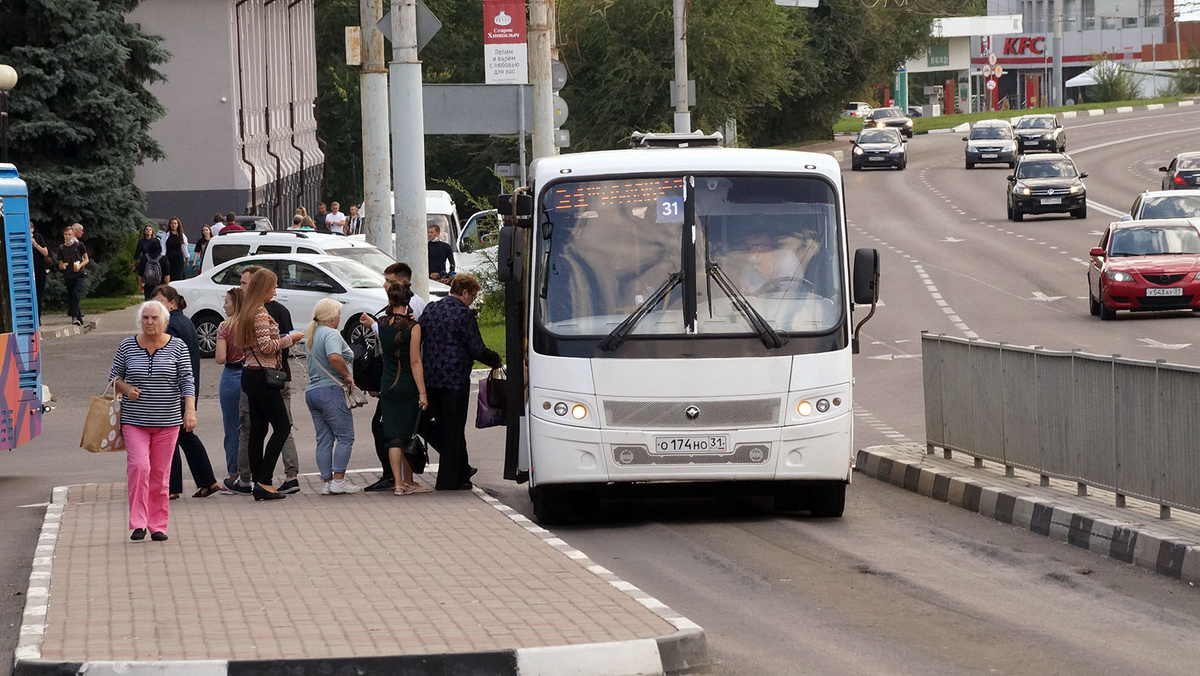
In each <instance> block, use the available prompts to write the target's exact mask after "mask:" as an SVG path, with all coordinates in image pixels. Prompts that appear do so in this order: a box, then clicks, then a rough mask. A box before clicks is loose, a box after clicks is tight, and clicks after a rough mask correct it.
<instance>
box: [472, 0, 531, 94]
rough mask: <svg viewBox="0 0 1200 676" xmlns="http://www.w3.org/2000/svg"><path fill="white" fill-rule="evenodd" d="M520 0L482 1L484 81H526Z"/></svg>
mask: <svg viewBox="0 0 1200 676" xmlns="http://www.w3.org/2000/svg"><path fill="white" fill-rule="evenodd" d="M525 25H526V22H525V2H524V0H483V66H484V67H483V70H484V82H486V83H487V84H529V48H528V45H527V44H526V42H525Z"/></svg>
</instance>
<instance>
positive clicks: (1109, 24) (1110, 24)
mask: <svg viewBox="0 0 1200 676" xmlns="http://www.w3.org/2000/svg"><path fill="white" fill-rule="evenodd" d="M1119 21H1120V19H1118V18H1117V17H1115V16H1102V17H1100V29H1101V30H1114V29H1116V27H1117V26H1118V25H1119V24H1118V22H1119Z"/></svg>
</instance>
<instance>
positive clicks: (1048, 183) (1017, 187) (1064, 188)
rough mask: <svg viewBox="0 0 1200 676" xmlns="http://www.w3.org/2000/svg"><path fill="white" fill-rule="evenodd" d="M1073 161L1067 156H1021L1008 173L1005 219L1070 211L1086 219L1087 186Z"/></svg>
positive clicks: (1018, 218)
mask: <svg viewBox="0 0 1200 676" xmlns="http://www.w3.org/2000/svg"><path fill="white" fill-rule="evenodd" d="M1085 178H1087V174H1081V173H1079V170H1078V169H1076V168H1075V162H1073V161H1072V160H1071V158H1070V157H1069V156H1067V155H1062V154H1059V153H1050V154H1045V155H1022V156H1021V158H1020V159H1019V160H1018V161H1017V167H1016V170H1015V171H1013V173H1012V174H1010V175H1009V176H1008V199H1007V204H1008V219H1009V220H1010V221H1020V220H1024V218H1025V214H1053V213H1070V214H1071V215H1072V216H1074V217H1075V218H1087V187H1086V186H1084V184H1083V179H1085Z"/></svg>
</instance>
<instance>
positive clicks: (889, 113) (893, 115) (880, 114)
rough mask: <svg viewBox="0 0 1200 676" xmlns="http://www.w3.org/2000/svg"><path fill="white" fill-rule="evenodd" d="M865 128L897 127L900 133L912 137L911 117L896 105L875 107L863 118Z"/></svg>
mask: <svg viewBox="0 0 1200 676" xmlns="http://www.w3.org/2000/svg"><path fill="white" fill-rule="evenodd" d="M862 128H863V129H864V130H865V129H872V128H874V129H887V128H891V129H899V130H900V133H902V134H904V135H905V136H907V137H909V138H912V135H913V121H912V118H910V117H909V116H907V115H905V114H904V111H903V110H900V109H899V108H896V107H894V106H893V107H889V108H876V109H875V110H872V111H871V112H870V113H868V114H867V115H866V117H864V118H863V126H862Z"/></svg>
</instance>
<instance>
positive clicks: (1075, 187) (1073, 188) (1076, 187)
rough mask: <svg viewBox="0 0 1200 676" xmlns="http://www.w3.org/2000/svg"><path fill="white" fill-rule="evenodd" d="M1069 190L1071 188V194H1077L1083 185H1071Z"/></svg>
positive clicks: (1081, 190)
mask: <svg viewBox="0 0 1200 676" xmlns="http://www.w3.org/2000/svg"><path fill="white" fill-rule="evenodd" d="M1070 190H1071V194H1072V195H1078V194H1079V193H1081V192H1083V186H1082V185H1073V186H1071V188H1070Z"/></svg>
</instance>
